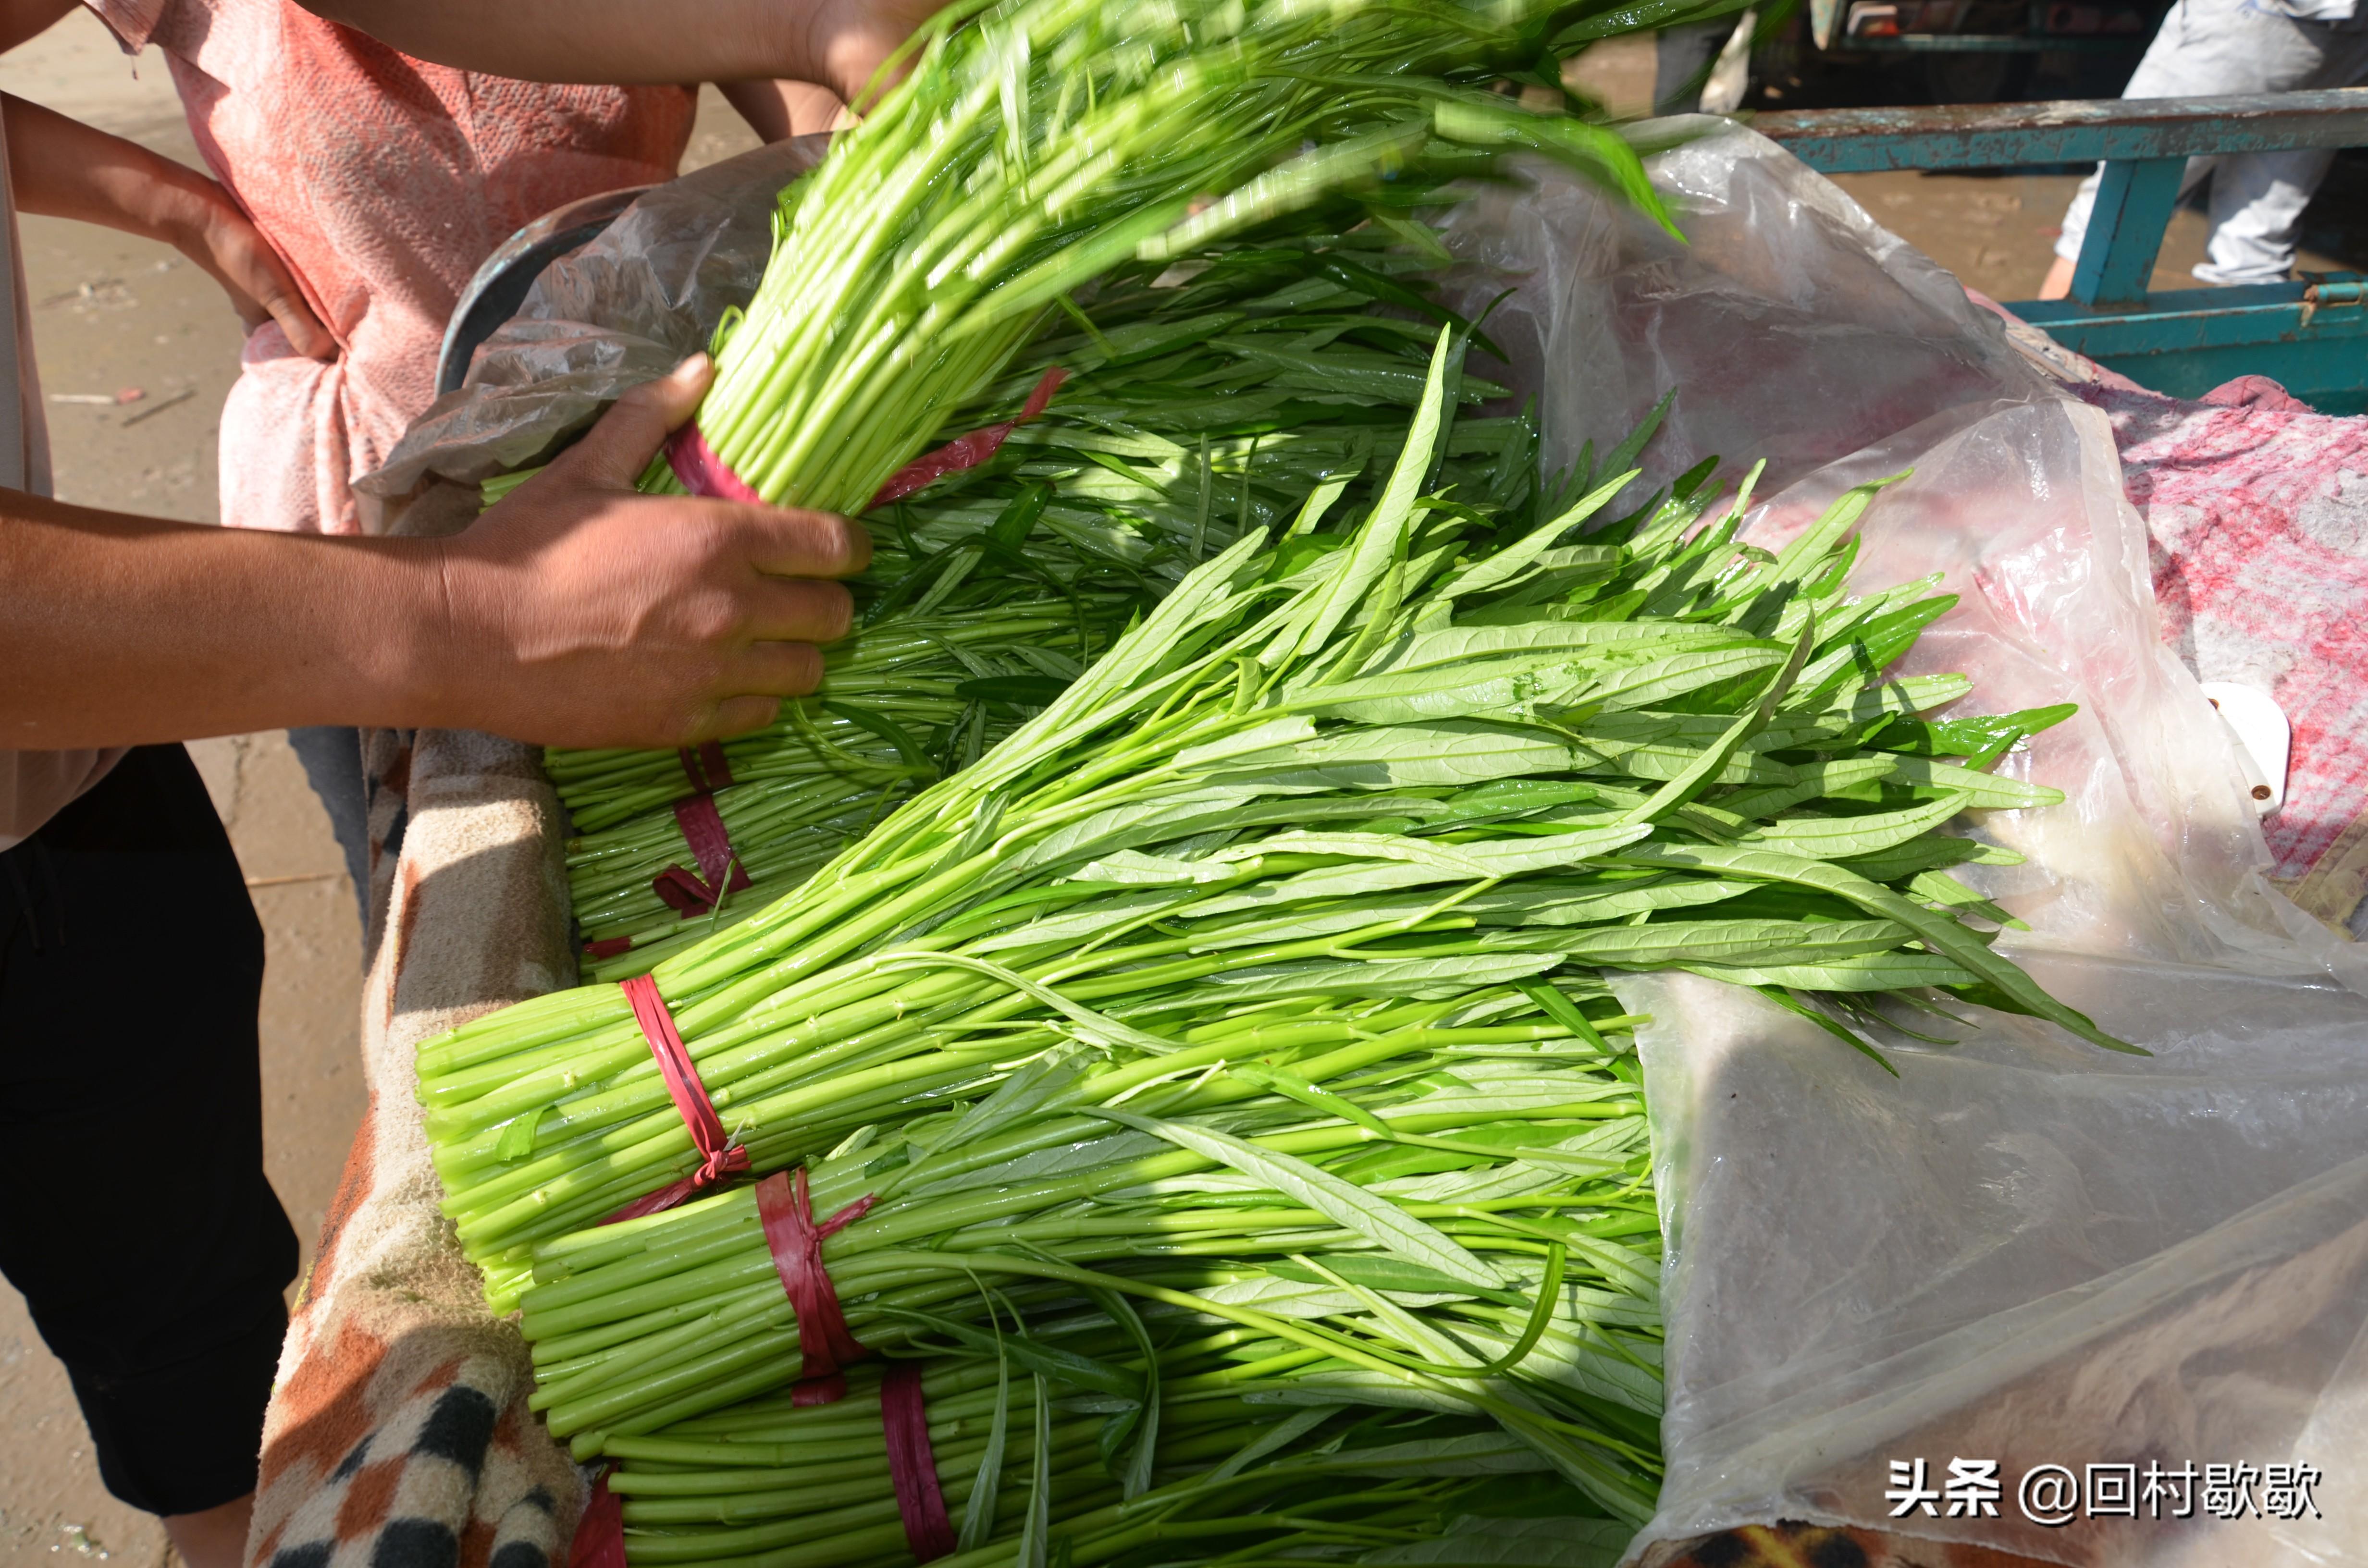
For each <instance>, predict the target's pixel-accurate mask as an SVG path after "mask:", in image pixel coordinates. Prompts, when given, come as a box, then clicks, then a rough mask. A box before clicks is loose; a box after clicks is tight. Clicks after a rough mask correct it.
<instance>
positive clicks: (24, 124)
mask: <svg viewBox="0 0 2368 1568" xmlns="http://www.w3.org/2000/svg"><path fill="white" fill-rule="evenodd" d="M0 113H5V114H6V117H7V127H8V173H9V177H10V179H11V180H12V181H14V183H15V185H16V187H17V206H18V207H20V208H22V209H23V210H26V211H28V212H39V213H43V214H46V215H47V216H50V217H52V218H73V219H76V220H78V221H80V222H85V223H98V224H103V225H104V226H106V227H108V228H110V229H121V230H123V231H124V232H125V233H133V234H139V235H141V236H142V237H143V238H146V239H152V240H162V241H163V242H164V243H165V244H168V245H171V246H172V247H173V248H174V249H176V250H177V251H179V252H180V253H181V254H182V255H183V256H188V258H189V259H190V260H191V261H194V262H196V263H197V264H198V265H199V267H204V268H205V269H206V271H208V272H209V273H211V274H212V275H213V278H214V281H215V282H217V283H219V284H221V285H222V289H223V290H224V291H226V292H227V293H228V294H229V295H230V301H231V304H232V306H233V308H234V309H235V310H236V311H237V312H238V313H239V317H240V319H241V320H243V321H245V323H246V324H247V326H248V328H249V329H250V330H251V329H253V328H255V327H256V326H259V325H261V324H263V323H264V322H265V321H267V320H269V321H276V322H278V323H279V329H280V330H281V331H282V332H284V333H286V334H287V335H288V341H289V344H290V346H291V347H294V348H295V350H296V352H298V353H299V354H309V355H311V356H312V357H313V358H316V359H327V358H334V357H335V356H336V352H337V344H336V339H335V338H333V337H331V336H330V335H329V333H328V329H327V328H325V327H324V326H323V325H322V324H321V323H320V320H319V318H317V317H315V316H314V315H313V310H312V307H311V306H310V305H307V304H306V303H305V302H304V296H303V293H302V291H301V290H298V288H297V287H296V278H295V275H294V274H292V273H290V271H289V270H288V264H287V263H286V262H285V261H283V260H281V259H280V256H279V252H278V251H277V250H275V249H273V248H272V245H271V242H270V241H268V240H267V239H265V238H264V237H263V234H262V233H261V231H259V230H257V229H256V226H255V225H254V224H253V223H252V222H248V221H247V216H246V214H245V213H244V212H242V211H240V210H239V209H238V204H237V203H236V202H234V201H233V200H232V199H230V192H228V191H226V190H224V189H223V188H222V187H221V186H219V185H217V184H215V183H214V182H213V181H212V180H211V179H209V178H207V177H206V176H204V175H201V174H199V172H198V171H197V170H195V169H193V168H189V167H188V166H187V165H182V164H176V163H175V162H174V161H173V160H172V159H170V158H165V157H160V156H158V155H157V154H156V153H152V152H150V151H149V150H148V149H147V148H145V147H142V146H141V145H139V144H138V143H137V142H126V141H125V140H123V138H121V137H120V136H110V135H108V133H107V132H106V131H99V130H97V129H95V128H93V127H91V126H87V125H85V124H83V123H82V121H80V120H78V119H67V118H66V117H65V116H64V115H62V114H58V113H56V112H54V111H53V110H51V109H46V108H42V107H41V106H40V105H39V104H35V103H28V102H26V101H25V100H24V99H22V98H19V97H11V96H8V95H5V94H0Z"/></svg>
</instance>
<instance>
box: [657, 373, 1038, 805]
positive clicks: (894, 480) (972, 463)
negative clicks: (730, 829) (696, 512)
mask: <svg viewBox="0 0 2368 1568" xmlns="http://www.w3.org/2000/svg"><path fill="white" fill-rule="evenodd" d="M1068 379H1069V372H1068V371H1066V370H1064V369H1061V367H1060V366H1058V365H1055V366H1053V368H1052V369H1049V370H1047V371H1045V372H1044V375H1043V379H1042V380H1041V381H1038V382H1037V383H1036V390H1035V391H1033V392H1030V393H1029V394H1028V402H1027V403H1026V404H1025V405H1024V406H1023V407H1021V409H1020V410H1019V418H1017V419H1007V420H1005V421H1004V422H1003V423H1002V424H1000V425H989V426H986V427H985V428H984V429H980V430H973V431H972V432H971V433H970V434H969V435H967V436H957V437H954V438H953V439H952V440H951V441H948V442H947V443H946V444H945V445H944V446H942V447H939V449H937V450H936V451H934V452H924V453H922V454H921V455H920V456H919V457H917V458H915V459H914V460H912V461H911V462H908V463H906V464H905V466H904V467H903V468H901V469H898V470H897V471H896V472H895V473H894V474H893V475H891V476H890V478H889V480H888V483H885V484H883V485H882V486H881V487H880V494H877V495H874V496H873V497H872V498H871V505H872V506H886V505H887V504H888V503H889V502H891V501H901V500H903V499H904V498H905V496H907V495H910V494H913V492H915V491H916V490H920V489H924V488H926V487H928V486H929V485H932V484H935V483H937V482H938V481H939V480H940V479H943V478H944V477H945V476H946V475H948V474H950V473H961V472H963V471H965V470H968V469H973V468H976V467H977V466H978V465H979V464H981V463H983V462H985V461H986V460H987V459H989V458H991V457H993V456H995V454H996V453H997V452H999V451H1001V450H1002V449H1003V443H1004V442H1006V441H1008V440H1009V439H1010V438H1011V433H1012V432H1013V431H1014V430H1017V429H1019V427H1020V426H1022V425H1025V424H1027V423H1028V422H1029V421H1030V420H1032V419H1038V418H1041V417H1042V415H1043V413H1044V410H1046V409H1047V408H1049V407H1051V406H1052V403H1053V393H1054V392H1059V391H1060V390H1061V383H1062V382H1063V381H1067V380H1068ZM666 466H667V467H668V468H670V469H672V470H674V476H675V478H677V479H678V480H680V481H681V482H682V487H683V488H684V489H685V490H688V491H689V492H690V493H691V494H693V495H708V496H713V497H715V498H717V499H719V500H724V501H755V502H757V503H759V504H760V505H761V504H762V503H763V501H764V497H763V496H761V495H759V494H757V492H756V491H755V489H754V488H752V487H751V486H750V485H749V483H748V482H747V481H746V480H745V479H742V478H741V477H740V476H739V475H738V474H736V473H734V472H732V465H731V464H730V463H727V462H725V461H724V460H723V459H722V458H721V457H719V456H717V455H716V451H715V449H714V448H713V447H711V446H709V445H708V444H707V437H704V436H702V435H700V433H699V426H698V425H697V423H695V422H694V421H691V420H685V421H683V423H682V426H681V427H680V428H678V429H677V430H676V431H675V433H674V434H673V435H671V436H669V437H666ZM694 781H696V778H695V776H694Z"/></svg>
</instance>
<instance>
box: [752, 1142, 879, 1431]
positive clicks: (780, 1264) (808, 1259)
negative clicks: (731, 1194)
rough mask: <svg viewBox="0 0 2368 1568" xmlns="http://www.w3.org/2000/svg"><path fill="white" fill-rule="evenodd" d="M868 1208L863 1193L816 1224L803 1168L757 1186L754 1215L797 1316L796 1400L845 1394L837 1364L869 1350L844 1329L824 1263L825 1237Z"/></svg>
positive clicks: (808, 1401)
mask: <svg viewBox="0 0 2368 1568" xmlns="http://www.w3.org/2000/svg"><path fill="white" fill-rule="evenodd" d="M869 1212H871V1194H870V1193H866V1194H864V1195H863V1196H862V1197H861V1198H859V1199H856V1200H855V1201H854V1202H852V1203H850V1204H848V1206H847V1207H846V1208H844V1209H842V1210H839V1211H838V1212H837V1213H836V1214H833V1215H832V1216H831V1217H830V1218H829V1219H827V1220H825V1221H823V1222H822V1223H821V1224H819V1225H817V1224H815V1223H814V1200H813V1199H811V1198H810V1197H808V1196H807V1193H806V1173H805V1167H804V1166H803V1165H801V1166H799V1167H798V1169H797V1170H796V1171H795V1172H790V1171H775V1172H774V1173H773V1174H772V1175H771V1176H767V1177H766V1178H765V1179H764V1180H762V1181H760V1182H758V1183H757V1217H758V1218H759V1219H760V1220H762V1221H764V1225H765V1245H766V1246H767V1247H768V1248H769V1249H770V1250H771V1252H772V1254H773V1271H774V1272H775V1273H776V1274H779V1275H780V1277H781V1293H782V1294H783V1295H785V1296H787V1297H789V1299H790V1310H791V1312H795V1313H797V1317H798V1355H799V1357H800V1365H799V1368H798V1386H797V1388H796V1389H795V1391H793V1392H792V1394H791V1403H795V1404H829V1403H832V1402H834V1401H836V1400H838V1399H842V1398H844V1397H846V1394H847V1379H846V1378H844V1377H843V1376H841V1375H840V1373H839V1368H840V1367H841V1366H843V1365H845V1364H846V1363H847V1362H849V1361H859V1360H861V1359H862V1358H864V1357H865V1356H868V1355H870V1354H871V1352H870V1351H868V1350H866V1349H864V1347H863V1346H861V1345H860V1344H858V1343H857V1342H856V1338H855V1335H853V1334H851V1333H849V1332H848V1327H847V1314H846V1313H845V1312H841V1311H839V1306H838V1288H837V1286H836V1285H833V1284H832V1283H831V1282H830V1271H829V1270H828V1269H826V1268H825V1267H823V1266H822V1244H823V1240H824V1238H825V1237H827V1236H834V1235H837V1233H839V1232H841V1231H843V1230H845V1229H846V1228H847V1227H848V1226H849V1225H852V1224H853V1223H855V1221H858V1220H860V1219H862V1218H863V1216H864V1215H866V1214H867V1213H869Z"/></svg>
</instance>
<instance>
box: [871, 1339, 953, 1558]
mask: <svg viewBox="0 0 2368 1568" xmlns="http://www.w3.org/2000/svg"><path fill="white" fill-rule="evenodd" d="M880 1429H881V1432H882V1435H884V1436H885V1437H887V1439H888V1479H889V1480H890V1481H891V1482H893V1483H894V1484H895V1487H896V1511H897V1512H898V1513H899V1514H902V1515H903V1516H904V1517H905V1545H907V1546H909V1547H911V1548H912V1549H913V1555H914V1556H915V1557H916V1558H917V1559H919V1560H920V1561H921V1562H934V1561H936V1560H937V1559H938V1558H940V1557H945V1556H949V1555H951V1553H952V1551H953V1550H954V1544H955V1541H954V1523H953V1521H952V1520H951V1519H950V1518H948V1517H946V1494H944V1493H943V1492H941V1491H939V1489H938V1456H937V1455H936V1454H935V1453H934V1452H932V1451H931V1450H930V1448H929V1413H928V1405H927V1404H926V1403H924V1402H923V1400H922V1397H921V1364H920V1363H919V1362H918V1361H899V1362H897V1363H896V1364H895V1365H894V1366H893V1367H891V1368H889V1369H888V1375H887V1376H886V1377H885V1378H883V1379H882V1380H881V1383H880Z"/></svg>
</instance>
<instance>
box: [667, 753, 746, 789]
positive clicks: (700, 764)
mask: <svg viewBox="0 0 2368 1568" xmlns="http://www.w3.org/2000/svg"><path fill="white" fill-rule="evenodd" d="M675 756H678V757H680V758H681V759H682V776H683V777H684V778H688V779H689V780H690V787H691V788H692V789H693V790H698V791H699V792H700V794H702V795H712V794H713V793H715V791H717V790H729V789H730V788H732V786H733V784H734V782H735V780H734V778H733V777H732V760H731V758H729V757H727V756H724V755H723V742H721V741H701V742H700V744H699V745H698V746H697V747H696V748H693V747H690V746H679V747H677V748H676V751H675Z"/></svg>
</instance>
